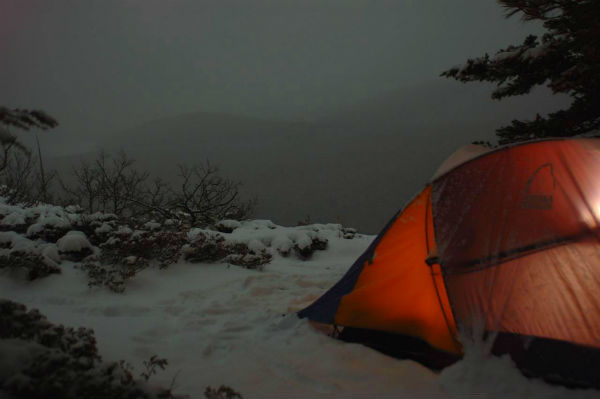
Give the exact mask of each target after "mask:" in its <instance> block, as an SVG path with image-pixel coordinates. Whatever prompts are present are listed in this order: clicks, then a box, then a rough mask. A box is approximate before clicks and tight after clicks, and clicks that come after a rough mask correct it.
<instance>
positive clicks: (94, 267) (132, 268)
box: [75, 257, 148, 293]
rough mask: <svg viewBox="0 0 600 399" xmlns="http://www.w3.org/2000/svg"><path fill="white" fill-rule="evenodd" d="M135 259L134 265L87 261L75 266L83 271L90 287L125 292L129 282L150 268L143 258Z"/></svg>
mask: <svg viewBox="0 0 600 399" xmlns="http://www.w3.org/2000/svg"><path fill="white" fill-rule="evenodd" d="M131 258H135V263H133V264H103V263H101V262H99V261H92V260H90V261H86V262H83V263H79V264H76V265H75V268H76V269H80V270H83V271H85V272H86V273H87V276H88V287H90V288H92V287H102V286H104V287H107V288H108V289H109V290H111V291H112V292H117V293H122V292H124V291H125V284H126V282H127V280H129V279H131V278H133V277H134V276H135V275H136V273H137V272H138V271H140V270H142V269H144V268H145V267H147V266H148V263H147V262H146V261H145V260H144V259H143V258H136V257H131Z"/></svg>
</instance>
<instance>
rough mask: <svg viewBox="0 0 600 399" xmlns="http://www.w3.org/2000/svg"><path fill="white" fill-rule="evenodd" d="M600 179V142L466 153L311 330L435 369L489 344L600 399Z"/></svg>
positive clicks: (321, 309) (320, 307) (529, 369)
mask: <svg viewBox="0 0 600 399" xmlns="http://www.w3.org/2000/svg"><path fill="white" fill-rule="evenodd" d="M598 176H600V139H564V140H545V141H535V142H528V143H523V144H518V145H513V146H507V147H502V148H499V149H496V150H493V151H490V150H486V151H483V150H482V147H480V148H479V149H477V148H475V147H473V146H469V147H467V148H465V149H462V150H459V151H458V152H457V153H456V154H455V155H454V156H452V157H450V158H449V160H448V161H447V162H445V164H444V165H443V166H442V167H441V168H440V170H439V171H438V172H437V173H436V175H435V176H434V178H433V180H432V181H431V182H430V183H429V184H427V185H426V187H425V188H424V189H423V191H422V192H421V193H419V194H418V195H417V196H416V197H415V198H414V199H413V200H412V201H411V202H410V203H409V204H408V205H407V206H406V207H405V208H404V209H403V210H402V211H400V212H399V213H398V214H397V215H396V216H395V217H394V218H393V219H392V220H391V221H390V223H389V224H388V225H387V226H386V227H385V228H384V229H383V231H382V232H381V233H380V234H379V236H378V237H377V238H376V239H375V240H374V242H373V243H372V245H371V246H370V247H369V248H368V249H367V250H366V251H365V253H364V254H363V255H361V256H360V257H359V258H358V259H357V261H356V262H355V263H354V265H353V266H352V267H351V268H350V270H349V271H348V272H347V273H346V275H345V276H344V277H343V278H342V279H341V280H340V281H339V282H338V283H337V284H336V285H335V286H334V287H332V288H331V289H330V290H329V291H328V292H326V293H325V294H324V295H323V296H322V297H321V298H319V299H318V300H317V301H315V302H314V303H313V304H312V305H311V306H309V307H308V308H306V309H304V310H302V311H301V312H299V316H300V317H307V318H309V319H310V320H312V321H313V322H315V323H321V324H322V323H324V324H327V325H332V326H335V327H336V328H335V330H333V331H335V332H336V333H337V334H338V335H339V337H340V338H342V339H345V340H348V341H355V342H363V343H365V344H367V345H369V346H372V347H374V348H376V349H379V350H382V351H384V352H386V353H390V354H392V355H395V356H398V357H403V358H412V359H415V360H418V361H420V362H421V363H423V364H425V365H427V366H429V367H431V368H435V369H440V368H443V367H445V366H447V365H449V364H451V363H453V362H455V361H456V360H458V359H460V358H461V356H462V348H461V345H460V342H459V341H458V338H457V337H458V333H459V332H460V333H461V334H467V336H470V337H473V338H475V339H477V338H478V339H482V338H485V337H490V338H491V339H494V340H495V341H494V344H493V346H492V353H494V354H497V355H500V354H504V353H509V354H510V355H511V356H512V358H513V360H514V361H515V362H516V364H517V365H518V366H519V367H520V368H521V370H522V371H523V372H524V373H525V374H526V375H531V376H541V377H544V378H545V379H547V380H552V381H558V382H562V383H567V384H571V385H578V386H595V387H600V378H599V376H598V375H597V370H598V369H600V230H599V218H600V181H598ZM482 331H483V333H481V332H482ZM478 334H481V335H482V336H477V335H478Z"/></svg>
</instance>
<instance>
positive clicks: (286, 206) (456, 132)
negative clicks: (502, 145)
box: [54, 80, 565, 233]
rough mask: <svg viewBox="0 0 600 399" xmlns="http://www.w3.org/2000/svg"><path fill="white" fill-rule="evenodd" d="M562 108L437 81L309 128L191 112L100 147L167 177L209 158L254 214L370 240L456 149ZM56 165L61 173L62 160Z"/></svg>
mask: <svg viewBox="0 0 600 399" xmlns="http://www.w3.org/2000/svg"><path fill="white" fill-rule="evenodd" d="M564 103H565V100H564V99H560V98H552V99H548V97H547V95H546V94H544V93H537V94H534V95H533V96H529V97H527V96H526V97H523V98H519V99H516V100H513V101H507V102H492V101H491V100H489V90H487V89H486V88H485V87H477V86H470V85H460V84H457V83H456V82H450V81H445V80H442V81H435V82H429V83H426V84H423V85H420V86H415V87H412V88H406V89H399V90H391V91H389V92H388V93H384V94H382V95H381V96H377V97H373V98H370V99H366V100H365V101H363V102H361V103H359V104H356V105H353V106H350V107H343V108H340V109H337V110H334V111H328V112H327V113H324V114H321V115H319V116H318V117H316V118H314V119H313V120H312V121H290V122H288V121H277V120H267V119H261V118H254V117H246V116H236V115H228V114H214V113H203V112H199V113H193V114H185V115H180V116H174V117H170V118H163V119H157V120H154V121H150V122H147V123H144V124H142V125H140V126H138V127H135V128H132V129H128V130H125V131H122V132H118V133H117V134H115V135H113V136H111V137H109V138H108V139H105V140H104V141H103V142H101V143H99V146H101V147H103V148H105V149H107V150H113V151H114V150H118V149H124V150H125V151H126V152H127V153H128V154H129V155H131V156H132V157H134V158H135V159H136V160H137V162H138V164H139V165H140V166H142V167H144V168H147V169H149V170H150V171H151V172H152V173H153V174H155V175H161V176H162V177H165V178H168V177H170V176H173V175H174V174H175V171H176V164H177V163H181V162H187V163H193V162H200V161H204V160H206V159H209V160H210V161H211V162H213V163H214V164H216V165H219V166H220V167H221V170H222V172H223V173H224V174H225V175H227V176H229V177H230V178H232V179H235V180H239V181H242V182H243V184H244V188H243V190H244V192H245V193H246V194H247V195H248V196H252V197H254V196H256V197H257V199H258V201H259V207H258V210H257V215H256V216H257V217H262V218H269V219H272V220H274V221H275V222H276V223H280V224H294V223H295V222H297V221H298V220H302V219H304V218H305V217H306V216H307V215H310V217H311V220H312V221H313V222H342V223H344V224H346V225H350V226H354V227H358V228H359V230H361V231H363V232H368V233H374V232H377V231H378V230H379V229H380V228H381V227H382V226H383V225H384V224H385V222H386V221H387V219H389V217H391V216H392V215H393V214H394V213H395V212H396V211H397V209H398V208H399V207H401V206H402V205H403V204H404V203H405V202H406V201H407V200H408V199H409V198H410V197H411V196H412V195H413V194H414V193H415V191H416V190H418V189H419V188H420V187H422V186H423V185H424V184H425V183H426V182H427V181H428V179H429V178H430V177H431V175H432V174H433V172H434V171H435V170H436V168H437V167H438V165H439V164H440V163H441V162H442V161H443V159H445V158H446V157H447V156H448V155H450V154H451V153H452V152H453V151H454V150H455V149H457V148H458V147H460V146H461V145H464V144H468V143H470V142H471V141H473V140H493V138H494V129H495V128H497V127H499V126H500V124H502V123H508V122H509V121H510V120H511V119H512V118H516V117H520V118H522V117H533V116H535V112H545V111H547V110H551V109H555V108H556V107H558V106H561V105H563V104H564ZM86 156H89V155H86ZM69 159H71V160H73V159H75V158H73V157H70V158H69ZM54 162H55V163H56V164H61V165H63V167H64V165H65V164H66V163H67V158H63V159H62V160H54Z"/></svg>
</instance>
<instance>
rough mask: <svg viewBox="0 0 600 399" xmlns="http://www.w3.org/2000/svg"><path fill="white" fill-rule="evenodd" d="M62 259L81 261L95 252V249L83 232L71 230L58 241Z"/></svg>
mask: <svg viewBox="0 0 600 399" xmlns="http://www.w3.org/2000/svg"><path fill="white" fill-rule="evenodd" d="M56 246H57V247H58V253H59V254H60V255H61V257H63V258H65V259H69V260H72V261H80V260H82V259H84V258H85V257H87V256H89V255H91V254H92V253H93V252H94V247H93V246H92V244H91V243H90V241H89V240H88V239H87V236H86V235H85V233H83V232H82V231H77V230H71V231H69V232H67V234H65V235H64V236H62V237H61V238H60V239H59V240H58V241H56Z"/></svg>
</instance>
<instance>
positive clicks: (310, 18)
mask: <svg viewBox="0 0 600 399" xmlns="http://www.w3.org/2000/svg"><path fill="white" fill-rule="evenodd" d="M0 22H1V23H0V53H1V54H2V67H1V68H0V85H1V88H2V94H3V96H2V98H3V99H2V104H3V105H6V106H9V107H23V108H39V109H43V110H45V111H46V112H48V113H49V114H51V115H53V116H54V117H56V118H57V119H58V121H59V122H60V127H59V128H57V129H54V130H52V131H49V132H44V133H42V134H40V139H41V143H42V148H43V150H44V154H45V157H46V158H48V159H49V163H50V164H52V163H53V164H54V165H63V166H64V165H65V164H66V163H67V160H74V159H77V158H78V157H79V156H81V154H89V153H90V152H94V151H96V150H97V149H98V148H99V147H107V148H114V149H116V148H125V149H127V150H128V152H131V153H132V154H134V155H135V156H136V157H137V158H139V162H140V165H144V166H147V167H151V168H154V169H156V172H157V173H160V172H161V171H165V170H167V169H169V166H170V165H171V164H174V163H176V162H177V161H181V160H186V161H190V162H193V161H195V160H204V159H211V160H212V161H213V162H215V163H217V164H219V165H221V167H222V170H223V171H225V172H227V173H228V174H230V175H231V177H232V178H234V179H237V180H241V181H242V182H243V183H244V184H245V186H244V187H245V190H246V191H247V194H248V195H249V196H256V197H258V199H259V204H260V206H259V209H258V214H257V216H258V217H264V218H272V219H275V220H276V221H278V222H282V223H293V222H294V221H295V220H297V219H300V218H303V217H304V216H306V215H307V214H309V215H311V216H312V217H313V218H316V219H318V220H320V221H332V222H335V221H338V220H341V221H343V222H344V223H349V224H353V225H356V226H357V227H359V228H360V229H363V230H367V231H370V232H373V231H376V230H377V229H378V227H379V226H381V225H383V224H384V223H385V220H386V219H387V218H388V217H389V216H391V215H392V214H393V213H394V212H395V211H396V209H397V208H398V207H400V206H401V205H402V203H404V202H405V201H406V200H407V199H408V198H409V197H410V196H411V195H412V193H414V191H415V190H417V189H418V188H419V187H420V186H421V185H422V184H424V183H425V182H426V180H427V178H428V176H430V174H431V173H432V172H433V171H434V170H435V168H436V166H437V165H438V164H439V162H441V160H443V158H444V157H445V156H447V155H448V154H449V153H451V152H452V151H453V150H454V149H455V148H457V147H458V146H460V145H462V144H466V143H468V142H470V141H472V140H476V139H493V137H494V132H493V130H494V129H495V128H497V127H499V126H500V124H502V123H507V122H508V121H510V120H511V119H512V117H513V115H515V117H517V116H518V117H528V116H531V117H533V116H534V112H540V113H544V112H547V111H548V110H552V109H556V108H557V107H559V106H561V105H564V104H565V100H564V99H556V98H553V97H551V96H550V95H549V94H548V93H547V92H544V91H540V92H537V93H535V95H534V96H533V98H527V97H524V98H522V99H516V100H509V101H506V102H502V103H497V102H492V100H490V99H489V91H490V88H489V87H486V86H482V85H478V84H476V83H474V84H471V85H468V86H463V85H461V84H459V83H456V82H451V81H447V80H445V79H442V78H439V74H440V72H442V71H444V70H445V69H447V68H449V67H451V66H454V65H456V64H460V63H462V62H464V61H465V60H466V59H467V58H468V57H475V56H479V55H482V54H483V53H485V52H489V53H494V52H495V51H496V50H498V49H500V48H502V47H506V46H507V45H509V44H517V43H519V42H520V41H521V40H522V39H523V38H524V37H525V36H526V35H527V34H529V33H539V31H540V28H539V26H536V25H533V24H531V23H523V22H522V21H520V20H518V19H516V18H512V19H506V18H504V11H503V10H502V8H501V7H500V6H499V5H498V4H497V3H496V2H495V1H492V0H488V1H481V0H457V1H453V2H449V1H446V0H430V1H417V0H414V1H413V0H404V1H401V0H396V1H385V0H381V1H357V0H302V1H299V0H296V1H292V0H273V1H266V0H252V1H249V0H239V1H231V0H217V1H205V0H194V1H164V0H143V1H142V0H140V1H131V0H128V1H110V0H101V1H100V0H98V1H91V0H85V1H63V0H53V1H51V2H50V1H45V0H40V1H27V0H15V1H10V0H0ZM531 112H533V114H530V113H531ZM190 115H196V116H195V117H190ZM215 115H219V117H218V118H216V117H215ZM207 118H208V119H207ZM211 118H212V119H211ZM215 118H216V119H215ZM232 118H233V119H232ZM244 118H247V119H244ZM229 119H231V120H235V121H237V122H235V123H233V122H231V121H229V122H228V120H229ZM207 120H211V121H212V122H210V123H209V122H207ZM216 120H218V122H215V121H216ZM256 120H260V121H261V122H260V123H258V122H257V123H254V122H253V121H256ZM165 121H170V122H168V123H166V122H165ZM176 121H179V122H176ZM265 124H267V125H268V124H270V125H269V126H271V127H270V128H269V127H267V126H266V125H265ZM158 126H160V128H158ZM227 126H229V127H227ZM232 126H235V127H232ZM208 127H210V129H208ZM150 131H151V132H153V133H152V134H154V135H155V136H156V135H160V134H161V132H162V134H164V135H165V136H164V137H170V138H172V139H169V140H164V137H163V140H162V141H161V140H158V141H156V140H155V141H154V142H153V144H152V145H150V144H148V145H146V144H147V143H145V142H144V140H145V139H144V137H145V132H150ZM184 133H185V134H184ZM290 135H292V136H294V137H295V139H294V140H288V139H287V138H289V137H290ZM278 137H279V140H277V138H278ZM30 138H31V137H25V140H28V139H30ZM177 138H179V139H177ZM177 140H181V141H177ZM157 143H159V144H157ZM160 143H163V144H160ZM240 143H251V144H246V145H241V144H240ZM278 143H279V144H278ZM294 143H295V144H294ZM292 144H294V145H292ZM240 148H242V149H240ZM153 151H154V153H153ZM257 154H262V155H261V156H257ZM157 159H160V160H161V162H157V161H156V160H157ZM369 160H370V161H369ZM344 165H345V167H341V166H344ZM173 169H174V167H173ZM281 170H285V171H287V174H286V175H285V176H281V174H280V173H277V172H280V171H281Z"/></svg>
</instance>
